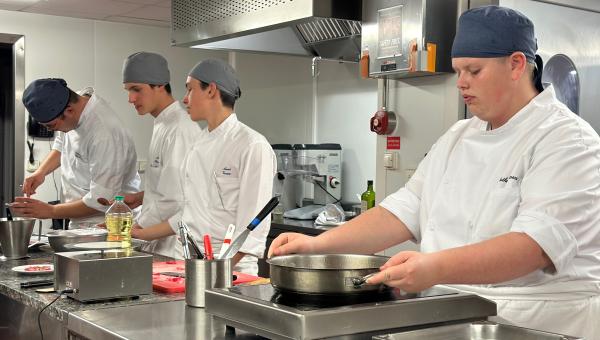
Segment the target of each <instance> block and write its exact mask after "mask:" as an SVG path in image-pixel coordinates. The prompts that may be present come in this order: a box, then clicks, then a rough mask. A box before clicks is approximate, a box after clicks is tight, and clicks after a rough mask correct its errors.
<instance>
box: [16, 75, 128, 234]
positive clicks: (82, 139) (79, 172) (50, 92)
mask: <svg viewBox="0 0 600 340" xmlns="http://www.w3.org/2000/svg"><path fill="white" fill-rule="evenodd" d="M23 104H24V105H25V107H26V108H27V110H28V111H29V113H30V114H31V115H32V116H33V117H34V118H36V119H37V120H39V121H40V122H41V123H42V124H44V125H45V126H46V127H47V128H48V129H50V130H54V131H59V132H58V133H57V134H56V138H55V139H54V144H53V145H52V150H50V152H49V153H48V155H47V156H46V158H45V159H44V161H43V162H42V163H41V164H40V166H39V168H38V169H37V170H36V171H35V172H34V173H33V174H31V175H30V176H28V177H27V178H26V179H25V180H24V181H23V194H25V196H26V197H16V198H15V201H16V202H15V203H13V205H12V210H13V212H14V213H15V214H16V215H18V216H26V217H34V218H39V219H49V218H53V219H69V220H70V225H69V228H70V229H72V228H85V227H89V226H93V225H95V224H97V223H102V222H104V212H105V210H106V207H104V206H103V205H102V204H100V203H99V202H98V199H100V198H104V199H111V198H112V197H114V195H115V194H123V193H131V192H137V191H139V185H140V177H139V175H138V173H137V166H136V161H137V156H136V151H135V145H134V144H133V140H132V139H131V136H130V135H129V133H128V132H127V130H126V129H125V128H124V127H123V123H122V122H121V121H120V120H119V118H118V116H117V114H116V113H115V112H114V110H113V109H112V108H111V107H110V105H109V104H108V102H106V101H105V100H104V99H102V98H101V97H100V96H98V95H97V94H96V93H95V92H94V89H93V88H86V89H84V90H83V91H80V92H79V93H76V92H74V91H72V90H71V89H69V88H68V87H67V82H66V81H64V80H63V79H58V78H47V79H38V80H34V81H33V82H31V84H29V86H27V89H26V90H25V92H24V93H23ZM59 167H60V176H61V188H62V195H61V197H62V202H61V203H60V204H56V205H50V204H48V203H46V202H44V201H41V200H37V199H34V198H32V197H29V196H32V195H34V194H36V191H37V188H38V187H39V186H40V185H42V183H44V180H45V178H46V176H48V175H49V174H51V173H53V172H54V171H55V170H56V169H58V168H59Z"/></svg>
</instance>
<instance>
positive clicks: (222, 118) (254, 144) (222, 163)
mask: <svg viewBox="0 0 600 340" xmlns="http://www.w3.org/2000/svg"><path fill="white" fill-rule="evenodd" d="M186 88H187V94H186V96H185V98H184V99H183V103H184V104H185V105H186V106H187V110H188V112H189V114H190V117H191V119H192V120H193V121H206V123H207V125H208V126H207V127H206V129H205V130H204V131H203V133H202V134H199V136H198V138H197V140H196V143H195V144H194V146H193V147H192V149H191V150H190V152H189V153H188V154H187V156H186V159H185V161H184V162H183V165H182V172H181V179H182V181H183V191H184V198H185V206H184V208H183V211H182V212H181V213H180V214H177V215H175V216H173V217H171V218H170V219H169V221H168V223H162V224H159V225H156V226H154V227H150V228H144V229H134V230H132V235H133V236H134V237H138V238H142V239H155V238H157V237H161V236H163V235H169V234H173V233H175V232H176V231H177V224H178V222H179V221H180V220H183V221H184V222H185V223H186V224H188V225H189V226H190V228H191V231H192V234H193V235H194V237H195V238H196V239H198V240H202V238H203V236H204V235H210V236H211V240H212V245H213V248H214V250H215V253H218V252H219V250H220V248H221V246H222V242H223V237H224V235H225V231H226V229H227V226H228V225H229V224H234V225H236V226H237V229H236V235H238V234H239V233H241V232H242V231H243V229H244V228H245V227H246V226H247V225H248V223H250V221H252V219H254V217H255V216H256V215H257V214H258V212H259V211H260V210H261V209H262V208H263V206H264V205H265V204H266V203H267V202H268V201H269V200H270V198H271V193H272V187H273V176H274V175H275V169H276V166H277V163H276V159H275V154H274V152H273V149H272V148H271V146H270V144H269V142H268V141H267V140H266V139H265V137H264V136H262V135H261V134H260V133H258V132H256V131H254V130H252V129H251V128H249V127H248V126H246V125H245V124H243V123H242V122H240V121H238V119H237V115H236V114H235V113H234V112H233V108H234V105H235V101H236V100H237V99H238V98H239V97H240V96H241V90H240V87H239V80H238V78H237V76H236V74H235V72H234V70H233V68H232V67H231V66H229V65H228V64H227V63H225V62H223V61H221V60H217V59H207V60H204V61H202V62H200V63H198V64H197V65H196V66H195V67H194V68H193V69H192V70H191V71H190V73H189V76H188V78H187V81H186ZM270 223H271V221H270V218H268V217H267V218H265V219H264V220H263V221H262V223H261V224H260V225H259V226H258V227H257V228H256V229H254V231H252V232H251V233H250V235H249V236H248V239H247V240H246V242H245V243H244V245H243V246H242V248H241V249H240V251H239V252H238V253H237V254H236V255H234V257H233V263H234V264H235V265H236V266H235V267H234V270H237V271H241V272H244V273H247V274H253V275H256V274H257V273H258V265H257V259H258V258H259V257H261V256H262V255H263V253H264V250H265V242H266V238H267V234H268V232H269V227H270ZM234 237H235V236H234ZM200 246H201V245H200Z"/></svg>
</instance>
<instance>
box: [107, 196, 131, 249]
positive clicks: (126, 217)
mask: <svg viewBox="0 0 600 340" xmlns="http://www.w3.org/2000/svg"><path fill="white" fill-rule="evenodd" d="M123 200H124V197H123V196H115V202H114V203H113V204H112V205H111V206H110V207H109V208H108V210H107V211H106V217H105V222H106V229H108V237H107V239H106V240H107V241H110V242H121V248H129V247H131V226H132V224H133V212H132V211H131V209H129V207H128V206H127V204H125V202H124V201H123Z"/></svg>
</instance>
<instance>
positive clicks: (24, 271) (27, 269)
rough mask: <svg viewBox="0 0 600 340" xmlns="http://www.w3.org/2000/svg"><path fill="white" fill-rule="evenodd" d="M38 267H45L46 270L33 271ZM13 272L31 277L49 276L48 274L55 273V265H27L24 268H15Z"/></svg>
mask: <svg viewBox="0 0 600 340" xmlns="http://www.w3.org/2000/svg"><path fill="white" fill-rule="evenodd" d="M36 267H44V268H46V269H43V270H32V268H36ZM12 270H13V271H14V272H17V273H21V274H29V275H36V274H48V273H52V272H54V265H53V264H50V263H40V264H27V265H24V266H18V267H13V269H12Z"/></svg>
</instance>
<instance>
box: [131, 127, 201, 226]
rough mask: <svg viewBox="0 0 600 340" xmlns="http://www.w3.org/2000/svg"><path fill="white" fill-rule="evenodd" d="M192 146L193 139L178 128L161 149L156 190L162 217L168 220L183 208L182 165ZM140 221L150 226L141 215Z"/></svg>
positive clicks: (143, 224)
mask: <svg viewBox="0 0 600 340" xmlns="http://www.w3.org/2000/svg"><path fill="white" fill-rule="evenodd" d="M190 148H191V141H187V140H186V138H185V137H184V135H183V133H182V131H181V130H179V129H176V130H175V134H174V135H173V136H170V137H167V138H166V139H165V142H164V144H163V147H162V150H161V158H162V161H163V165H162V171H161V172H160V176H159V177H158V183H157V184H156V191H157V192H159V193H160V198H159V199H158V200H157V201H156V208H157V209H158V210H159V216H161V219H162V220H163V221H164V220H168V219H169V218H170V217H172V216H173V215H175V214H176V213H177V212H178V211H180V210H181V209H182V208H183V189H182V183H181V178H180V175H179V174H180V167H181V164H183V160H184V158H185V155H186V153H187V151H188V150H189V149H190ZM138 223H139V224H140V225H141V226H143V227H149V226H150V223H149V222H147V220H146V219H145V218H144V215H142V216H140V219H139V221H138Z"/></svg>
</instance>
